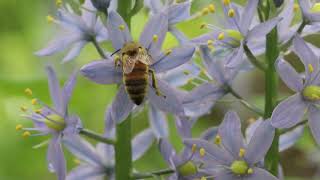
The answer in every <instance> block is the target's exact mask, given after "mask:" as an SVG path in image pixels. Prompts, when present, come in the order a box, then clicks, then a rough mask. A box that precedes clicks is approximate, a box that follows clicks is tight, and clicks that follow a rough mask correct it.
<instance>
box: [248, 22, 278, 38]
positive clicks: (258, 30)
mask: <svg viewBox="0 0 320 180" xmlns="http://www.w3.org/2000/svg"><path fill="white" fill-rule="evenodd" d="M280 20H282V18H280V17H276V18H273V19H271V20H268V21H266V22H264V23H261V24H259V25H257V26H255V27H254V28H253V29H251V30H250V31H249V32H248V35H247V38H246V40H247V41H255V40H256V39H257V38H259V37H262V36H265V35H267V34H268V33H269V32H270V31H271V30H272V29H273V28H274V27H276V25H277V24H278V23H279V22H280Z"/></svg>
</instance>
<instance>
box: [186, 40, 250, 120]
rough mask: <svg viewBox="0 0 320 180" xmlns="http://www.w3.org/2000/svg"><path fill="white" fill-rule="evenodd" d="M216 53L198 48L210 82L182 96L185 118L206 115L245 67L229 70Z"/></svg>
mask: <svg viewBox="0 0 320 180" xmlns="http://www.w3.org/2000/svg"><path fill="white" fill-rule="evenodd" d="M222 51H223V50H222ZM218 53H219V51H216V52H215V53H214V54H211V52H210V49H209V48H208V47H205V46H201V47H200V54H201V57H202V59H203V63H204V65H205V66H206V68H207V72H208V73H207V76H208V78H209V79H210V80H209V81H207V82H205V83H203V84H201V85H199V86H198V87H196V88H194V89H193V90H192V91H191V92H189V93H185V94H184V98H183V104H184V107H185V113H186V115H187V116H190V117H199V116H201V115H203V114H205V113H208V112H209V110H210V109H211V108H212V106H213V105H214V104H215V102H216V101H218V100H219V99H221V98H222V97H223V96H224V95H226V94H227V93H229V90H228V88H229V87H231V86H232V81H233V80H234V78H235V77H236V76H237V74H238V73H239V72H240V71H241V70H243V68H245V66H246V65H245V64H244V63H243V64H242V65H239V66H237V67H235V68H229V67H227V66H226V63H227V62H226V61H224V57H219V54H218ZM229 56H231V55H229ZM195 107H197V108H195Z"/></svg>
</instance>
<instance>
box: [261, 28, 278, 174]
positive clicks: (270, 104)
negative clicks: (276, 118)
mask: <svg viewBox="0 0 320 180" xmlns="http://www.w3.org/2000/svg"><path fill="white" fill-rule="evenodd" d="M266 46H267V47H266V61H267V64H268V67H267V70H266V73H265V89H266V96H265V114H264V118H265V119H267V118H270V117H271V115H272V112H273V109H274V108H275V106H276V104H277V94H278V93H277V89H278V75H277V72H276V69H275V66H274V63H275V61H276V60H277V58H278V56H279V47H278V32H277V28H274V29H273V30H272V31H271V32H270V33H269V34H268V35H267V43H266ZM279 136H280V133H279V130H276V132H275V137H274V139H273V142H272V145H271V147H270V149H269V151H268V153H267V155H266V160H265V166H266V168H267V169H268V170H269V171H270V173H272V174H273V175H274V176H277V175H278V166H279Z"/></svg>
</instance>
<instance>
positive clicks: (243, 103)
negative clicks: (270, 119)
mask: <svg viewBox="0 0 320 180" xmlns="http://www.w3.org/2000/svg"><path fill="white" fill-rule="evenodd" d="M228 90H229V92H230V93H231V94H232V95H233V96H234V97H236V98H237V99H238V100H239V102H240V103H241V104H242V105H244V106H245V107H246V108H248V109H249V110H251V111H253V112H255V113H256V114H258V115H260V116H263V111H262V110H261V109H259V108H258V107H256V106H255V105H252V104H250V103H249V102H247V101H246V100H245V99H244V98H243V97H242V96H240V95H239V94H238V93H237V92H235V91H234V90H233V89H232V88H230V87H229V88H228Z"/></svg>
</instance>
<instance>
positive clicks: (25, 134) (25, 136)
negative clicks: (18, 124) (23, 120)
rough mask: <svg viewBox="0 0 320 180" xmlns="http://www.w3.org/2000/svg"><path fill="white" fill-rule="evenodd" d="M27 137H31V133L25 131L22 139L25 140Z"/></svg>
mask: <svg viewBox="0 0 320 180" xmlns="http://www.w3.org/2000/svg"><path fill="white" fill-rule="evenodd" d="M29 136H31V133H30V132H29V131H25V132H24V133H23V134H22V137H24V138H27V137H29Z"/></svg>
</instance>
